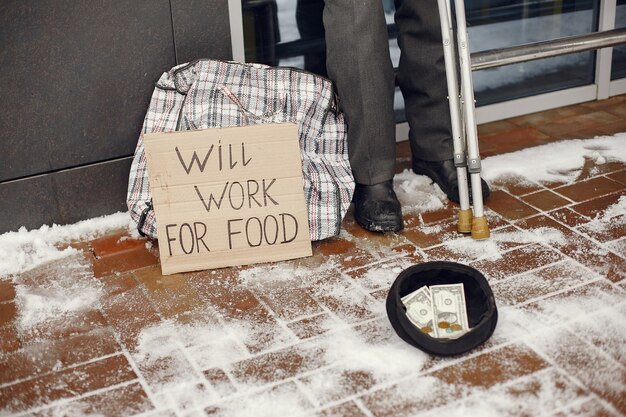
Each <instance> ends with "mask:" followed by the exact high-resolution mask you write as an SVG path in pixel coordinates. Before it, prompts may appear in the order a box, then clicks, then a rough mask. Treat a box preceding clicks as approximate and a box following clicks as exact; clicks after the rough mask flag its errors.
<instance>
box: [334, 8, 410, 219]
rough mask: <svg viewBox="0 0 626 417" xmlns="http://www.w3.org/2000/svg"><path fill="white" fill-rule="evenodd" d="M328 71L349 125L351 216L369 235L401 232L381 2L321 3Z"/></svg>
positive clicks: (390, 73)
mask: <svg viewBox="0 0 626 417" xmlns="http://www.w3.org/2000/svg"><path fill="white" fill-rule="evenodd" d="M324 27H325V30H326V50H327V69H328V75H329V77H330V78H331V79H332V80H333V81H334V82H335V85H336V88H337V93H338V95H339V100H340V103H341V107H342V109H343V111H344V114H345V116H346V121H347V124H348V153H349V157H350V164H351V166H352V172H353V174H354V179H355V181H356V183H357V184H356V188H355V195H354V215H355V219H356V221H357V222H358V223H359V224H360V225H361V226H362V227H364V228H366V229H368V230H372V231H397V230H400V229H402V212H401V208H400V203H399V202H398V199H397V197H396V195H395V193H394V191H393V182H392V180H393V176H394V173H395V159H396V155H395V150H396V147H395V120H394V114H393V91H394V85H395V82H394V72H393V66H392V64H391V58H390V56H389V42H388V37H387V26H386V22H385V16H384V12H383V6H382V2H381V0H366V1H363V0H359V1H357V0H326V1H325V8H324Z"/></svg>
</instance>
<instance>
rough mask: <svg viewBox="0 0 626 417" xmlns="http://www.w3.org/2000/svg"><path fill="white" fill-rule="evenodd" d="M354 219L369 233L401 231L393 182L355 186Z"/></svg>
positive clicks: (400, 219)
mask: <svg viewBox="0 0 626 417" xmlns="http://www.w3.org/2000/svg"><path fill="white" fill-rule="evenodd" d="M353 201H354V219H355V220H356V222H357V223H358V224H359V225H360V226H361V227H363V228H365V229H367V230H369V231H371V232H397V231H399V230H402V228H403V226H404V225H403V223H402V208H401V207H400V202H399V201H398V197H396V193H395V192H394V191H393V181H392V180H389V181H385V182H381V183H378V184H374V185H363V184H356V187H355V189H354V198H353Z"/></svg>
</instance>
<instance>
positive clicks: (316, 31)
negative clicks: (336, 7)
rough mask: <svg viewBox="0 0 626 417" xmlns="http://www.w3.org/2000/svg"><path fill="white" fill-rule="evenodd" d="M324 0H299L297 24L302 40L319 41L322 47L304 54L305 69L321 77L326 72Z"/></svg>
mask: <svg viewBox="0 0 626 417" xmlns="http://www.w3.org/2000/svg"><path fill="white" fill-rule="evenodd" d="M323 12H324V0H298V2H297V4H296V22H297V24H298V31H299V32H300V38H302V39H304V40H319V41H320V43H321V44H322V45H320V46H317V45H316V46H315V48H314V51H313V52H309V53H306V54H304V69H305V70H307V71H311V72H314V73H316V74H319V75H323V76H325V77H326V76H328V74H327V72H326V48H325V47H324V44H323V42H324V37H325V33H324V22H323V20H322V16H323Z"/></svg>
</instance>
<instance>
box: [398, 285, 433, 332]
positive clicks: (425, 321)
mask: <svg viewBox="0 0 626 417" xmlns="http://www.w3.org/2000/svg"><path fill="white" fill-rule="evenodd" d="M401 300H402V302H403V303H404V306H405V307H406V315H407V317H408V318H409V320H410V321H411V323H413V324H414V325H415V327H417V328H418V329H419V330H420V331H422V332H423V333H426V334H428V335H430V336H432V337H435V327H434V325H433V323H434V321H433V307H432V303H431V299H430V290H429V289H428V287H422V288H419V289H418V290H416V291H413V292H412V293H410V294H408V295H406V296H404V297H402V298H401Z"/></svg>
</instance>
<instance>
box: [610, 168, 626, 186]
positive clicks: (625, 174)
mask: <svg viewBox="0 0 626 417" xmlns="http://www.w3.org/2000/svg"><path fill="white" fill-rule="evenodd" d="M607 177H609V178H610V179H612V180H613V181H617V182H619V183H621V184H624V185H625V186H626V169H623V170H620V171H616V172H613V173H611V174H608V175H607Z"/></svg>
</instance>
